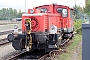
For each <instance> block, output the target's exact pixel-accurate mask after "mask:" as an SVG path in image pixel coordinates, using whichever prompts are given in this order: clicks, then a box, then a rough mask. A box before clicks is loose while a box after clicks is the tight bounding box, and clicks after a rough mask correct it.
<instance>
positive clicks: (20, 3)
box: [0, 0, 85, 12]
mask: <svg viewBox="0 0 90 60" xmlns="http://www.w3.org/2000/svg"><path fill="white" fill-rule="evenodd" d="M52 3H57V4H61V5H66V6H69V7H72V6H74V5H75V0H26V11H27V10H28V9H29V8H33V7H35V6H40V5H44V4H52ZM76 4H77V5H80V6H81V7H82V6H84V5H85V0H76ZM9 7H11V8H13V9H17V10H19V9H21V10H22V11H23V12H25V0H0V9H1V8H9Z"/></svg>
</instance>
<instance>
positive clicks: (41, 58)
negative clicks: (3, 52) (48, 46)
mask: <svg viewBox="0 0 90 60" xmlns="http://www.w3.org/2000/svg"><path fill="white" fill-rule="evenodd" d="M48 56H49V54H48V53H45V52H43V51H42V50H34V51H31V52H26V51H23V52H21V53H19V54H17V55H12V56H10V57H9V58H6V60H45V59H46V58H47V57H48Z"/></svg>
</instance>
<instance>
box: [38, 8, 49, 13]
mask: <svg viewBox="0 0 90 60" xmlns="http://www.w3.org/2000/svg"><path fill="white" fill-rule="evenodd" d="M38 10H40V11H41V13H45V12H47V11H48V10H47V8H38Z"/></svg>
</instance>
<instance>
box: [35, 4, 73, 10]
mask: <svg viewBox="0 0 90 60" xmlns="http://www.w3.org/2000/svg"><path fill="white" fill-rule="evenodd" d="M53 5H56V6H62V7H67V8H70V9H72V10H73V8H71V7H69V6H65V5H58V4H53ZM43 6H49V5H41V6H37V7H35V8H38V7H43Z"/></svg>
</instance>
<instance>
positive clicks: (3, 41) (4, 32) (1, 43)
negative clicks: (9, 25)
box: [0, 29, 21, 46]
mask: <svg viewBox="0 0 90 60" xmlns="http://www.w3.org/2000/svg"><path fill="white" fill-rule="evenodd" d="M19 31H21V29H19ZM13 32H14V30H9V31H3V32H0V36H3V35H7V34H10V33H13ZM7 43H9V41H8V39H7V37H1V39H0V46H1V45H4V44H7Z"/></svg>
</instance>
